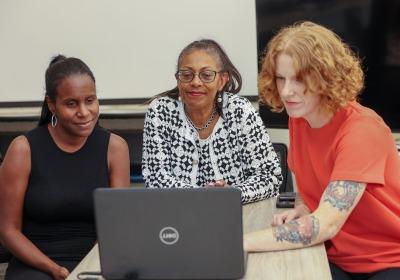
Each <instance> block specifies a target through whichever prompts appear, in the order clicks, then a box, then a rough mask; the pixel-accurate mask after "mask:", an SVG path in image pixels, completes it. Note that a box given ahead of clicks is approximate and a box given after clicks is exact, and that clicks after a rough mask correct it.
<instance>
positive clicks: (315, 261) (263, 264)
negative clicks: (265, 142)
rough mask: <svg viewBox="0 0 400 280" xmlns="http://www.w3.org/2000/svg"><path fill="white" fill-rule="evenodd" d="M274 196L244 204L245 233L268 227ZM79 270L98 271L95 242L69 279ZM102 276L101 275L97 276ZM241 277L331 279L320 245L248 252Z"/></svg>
mask: <svg viewBox="0 0 400 280" xmlns="http://www.w3.org/2000/svg"><path fill="white" fill-rule="evenodd" d="M280 211H283V210H280V209H276V208H275V198H274V199H267V200H263V201H260V202H255V203H251V204H248V205H245V206H243V230H244V232H245V233H247V232H252V231H256V230H258V229H262V228H265V227H268V226H269V225H270V224H271V220H272V216H273V214H274V213H279V212H280ZM81 271H100V262H99V250H98V247H97V245H96V246H94V247H93V249H92V250H91V251H90V252H89V253H88V255H87V256H86V257H85V258H84V259H83V260H82V262H81V263H80V264H79V265H78V266H77V267H76V268H75V269H74V271H72V272H71V275H70V276H69V277H68V278H67V279H68V280H76V279H77V274H78V273H79V272H81ZM99 279H103V278H99ZM243 279H246V280H249V279H251V280H256V279H274V280H275V279H299V280H303V279H307V280H310V279H318V280H323V279H332V278H331V274H330V270H329V265H328V259H327V256H326V252H325V247H324V245H323V244H319V245H316V246H313V247H308V248H304V249H296V250H288V251H278V252H268V253H253V254H249V255H248V260H247V268H246V275H245V277H244V278H243Z"/></svg>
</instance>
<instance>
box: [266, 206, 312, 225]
mask: <svg viewBox="0 0 400 280" xmlns="http://www.w3.org/2000/svg"><path fill="white" fill-rule="evenodd" d="M308 214H310V210H309V209H308V207H307V206H305V205H304V204H301V205H298V206H296V207H295V208H294V209H291V210H286V211H284V212H282V213H279V214H276V215H274V218H273V220H272V223H271V225H272V226H280V225H282V224H285V223H287V222H290V221H292V220H295V219H298V218H300V217H303V216H305V215H308Z"/></svg>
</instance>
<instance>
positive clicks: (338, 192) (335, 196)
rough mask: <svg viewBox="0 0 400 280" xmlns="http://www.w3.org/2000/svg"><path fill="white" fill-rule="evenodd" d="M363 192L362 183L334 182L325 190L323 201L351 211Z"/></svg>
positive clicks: (340, 209)
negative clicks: (358, 196) (361, 191)
mask: <svg viewBox="0 0 400 280" xmlns="http://www.w3.org/2000/svg"><path fill="white" fill-rule="evenodd" d="M360 190H361V183H357V182H352V181H334V182H331V183H329V185H328V187H327V188H326V190H325V194H324V197H323V201H324V202H325V201H327V202H329V203H330V204H331V205H332V206H333V207H335V208H337V209H339V211H342V210H349V209H350V207H351V206H353V204H354V200H355V199H356V197H357V195H358V194H359V192H360Z"/></svg>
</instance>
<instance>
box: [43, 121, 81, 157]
mask: <svg viewBox="0 0 400 280" xmlns="http://www.w3.org/2000/svg"><path fill="white" fill-rule="evenodd" d="M47 129H48V131H49V133H50V136H51V137H52V138H53V140H54V143H56V145H57V146H58V147H59V148H60V149H61V150H63V151H64V152H67V153H73V152H76V151H78V150H80V149H81V148H82V147H83V145H84V144H85V143H86V140H87V137H80V136H75V135H71V134H69V133H68V132H66V131H65V129H63V128H61V127H60V125H58V126H56V127H52V126H51V125H50V124H49V125H48V128H47Z"/></svg>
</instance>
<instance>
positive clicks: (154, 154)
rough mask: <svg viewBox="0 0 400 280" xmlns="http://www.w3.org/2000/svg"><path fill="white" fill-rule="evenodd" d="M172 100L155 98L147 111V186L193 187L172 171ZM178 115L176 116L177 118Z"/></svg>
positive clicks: (143, 169)
mask: <svg viewBox="0 0 400 280" xmlns="http://www.w3.org/2000/svg"><path fill="white" fill-rule="evenodd" d="M171 106H173V103H172V102H169V103H168V102H159V100H154V101H153V102H152V103H151V104H150V106H149V109H148V111H147V113H146V118H145V122H144V130H143V159H142V173H143V177H144V179H145V184H146V187H147V188H191V187H192V186H191V185H190V184H186V183H185V182H183V181H179V180H177V179H176V178H175V177H174V176H173V175H172V172H171V159H170V149H169V133H168V126H169V125H170V124H169V120H170V118H171V117H170V116H169V115H168V111H169V109H171V108H168V107H171ZM176 118H177V117H176V116H175V119H176Z"/></svg>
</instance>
